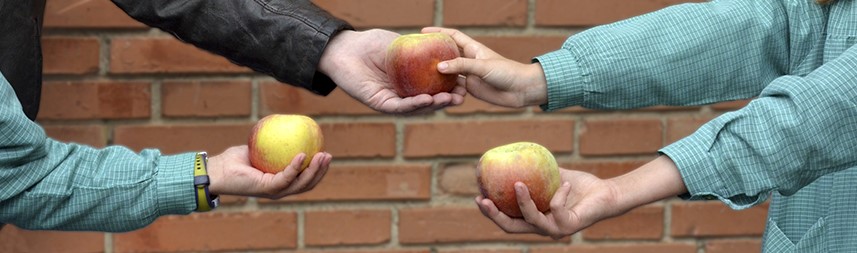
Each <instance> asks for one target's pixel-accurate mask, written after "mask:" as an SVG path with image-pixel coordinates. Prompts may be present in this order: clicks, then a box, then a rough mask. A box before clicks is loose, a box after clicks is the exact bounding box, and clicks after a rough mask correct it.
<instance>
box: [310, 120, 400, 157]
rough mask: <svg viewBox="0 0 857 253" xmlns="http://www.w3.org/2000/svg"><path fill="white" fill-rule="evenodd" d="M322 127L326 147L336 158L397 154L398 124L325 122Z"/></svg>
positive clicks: (390, 155)
mask: <svg viewBox="0 0 857 253" xmlns="http://www.w3.org/2000/svg"><path fill="white" fill-rule="evenodd" d="M320 127H321V132H322V134H324V148H325V150H326V151H327V152H328V153H330V154H331V155H333V156H334V158H340V157H365V158H369V157H393V156H395V155H396V126H395V125H393V124H392V123H369V122H365V123H364V122H354V123H352V122H344V123H324V124H321V125H320Z"/></svg>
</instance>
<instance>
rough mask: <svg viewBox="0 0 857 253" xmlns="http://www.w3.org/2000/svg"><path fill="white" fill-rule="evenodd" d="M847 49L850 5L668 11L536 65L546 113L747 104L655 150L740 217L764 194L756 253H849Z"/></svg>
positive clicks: (571, 42) (856, 174) (856, 181)
mask: <svg viewBox="0 0 857 253" xmlns="http://www.w3.org/2000/svg"><path fill="white" fill-rule="evenodd" d="M855 43H857V3H855V2H854V1H853V0H837V1H834V2H833V4H831V5H829V6H822V5H818V4H816V3H815V1H814V0H715V1H711V2H706V3H694V4H682V5H677V6H672V7H669V8H666V9H663V10H660V11H657V12H653V13H650V14H647V15H642V16H639V17H635V18H632V19H629V20H625V21H622V22H618V23H614V24H610V25H605V26H600V27H596V28H593V29H589V30H587V31H584V32H582V33H580V34H577V35H575V36H572V37H570V38H569V39H568V40H567V41H566V42H565V43H564V44H563V46H562V48H561V49H560V50H557V51H555V52H551V53H548V54H545V55H542V56H540V57H537V58H536V60H537V61H538V62H540V63H541V64H542V67H543V68H544V71H545V76H546V78H547V81H548V102H547V103H546V104H545V105H542V108H543V109H545V110H547V111H551V110H556V109H559V108H563V107H567V106H574V105H581V106H584V107H588V108H603V109H624V108H638V107H645V106H651V105H701V104H709V103H714V102H720V101H727V100H736V99H747V98H755V99H753V100H752V101H751V102H750V103H749V104H748V105H747V106H746V107H745V108H743V109H741V110H738V111H735V112H729V113H726V114H723V115H721V116H720V117H717V118H716V119H714V120H712V121H711V122H709V123H707V124H705V125H704V126H702V127H701V128H700V129H699V130H698V131H697V132H695V133H694V134H692V135H691V136H689V137H687V138H684V139H682V140H680V141H678V142H676V143H673V144H671V145H669V146H667V147H665V148H663V149H662V150H661V152H662V153H664V154H665V155H667V156H669V157H670V158H672V160H673V161H675V163H676V165H678V168H679V170H680V172H681V175H682V177H683V180H684V183H685V184H686V185H687V188H688V190H689V195H688V196H685V197H686V198H689V199H694V200H695V199H709V198H716V199H720V200H721V201H723V202H724V203H726V204H727V205H729V206H730V207H732V208H735V209H743V208H747V207H750V206H753V205H756V204H759V203H761V202H763V201H765V200H766V199H767V197H768V196H770V195H772V196H773V199H772V203H771V206H770V209H769V213H768V223H767V226H766V231H765V234H764V238H763V251H765V252H777V253H779V252H857V168H855V166H857V46H855ZM724 222H729V221H724ZM734 225H735V226H741V225H742V224H734Z"/></svg>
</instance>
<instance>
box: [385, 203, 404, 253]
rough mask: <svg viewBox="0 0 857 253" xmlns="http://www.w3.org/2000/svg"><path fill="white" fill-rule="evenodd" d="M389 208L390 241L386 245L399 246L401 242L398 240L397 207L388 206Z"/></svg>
mask: <svg viewBox="0 0 857 253" xmlns="http://www.w3.org/2000/svg"><path fill="white" fill-rule="evenodd" d="M389 208H390V219H391V220H390V242H389V243H387V246H388V247H397V248H401V247H402V243H401V242H399V208H397V207H396V206H389Z"/></svg>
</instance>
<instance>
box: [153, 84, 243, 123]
mask: <svg viewBox="0 0 857 253" xmlns="http://www.w3.org/2000/svg"><path fill="white" fill-rule="evenodd" d="M251 88H252V87H251V86H250V82H249V81H246V80H235V81H169V82H164V84H163V85H162V86H161V92H162V94H161V108H162V110H163V113H164V116H167V117H218V116H247V115H250V106H251V103H252V101H251V99H252V95H251V93H252V91H251Z"/></svg>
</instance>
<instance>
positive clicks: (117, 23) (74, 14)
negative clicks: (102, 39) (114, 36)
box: [44, 0, 146, 29]
mask: <svg viewBox="0 0 857 253" xmlns="http://www.w3.org/2000/svg"><path fill="white" fill-rule="evenodd" d="M46 4H47V5H46V6H45V23H44V26H45V27H46V28H76V29H105V28H109V29H141V28H146V26H145V25H144V24H142V23H140V22H137V21H136V20H134V19H133V18H131V17H129V16H128V14H125V12H124V11H122V9H119V7H116V5H115V4H113V3H112V2H110V1H77V0H51V1H47V2H46Z"/></svg>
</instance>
